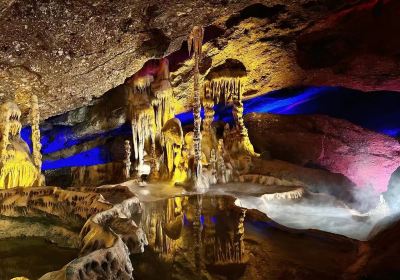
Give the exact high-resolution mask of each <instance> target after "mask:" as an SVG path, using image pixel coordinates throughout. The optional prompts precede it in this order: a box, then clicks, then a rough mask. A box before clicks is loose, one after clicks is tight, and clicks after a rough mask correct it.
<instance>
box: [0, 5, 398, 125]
mask: <svg viewBox="0 0 400 280" xmlns="http://www.w3.org/2000/svg"><path fill="white" fill-rule="evenodd" d="M399 16H400V3H399V1H395V0H373V1H350V0H298V1H292V0H275V1H273V0H264V1H248V0H213V1H201V0H198V1H176V0H171V1H129V0H119V1H111V0H110V1H105V0H101V1H94V0H87V1H80V0H70V1H65V0H52V1H45V0H0V79H1V83H0V99H1V100H4V99H7V98H15V99H16V100H17V102H18V103H19V104H20V106H21V107H22V111H23V112H27V108H28V106H29V105H28V102H29V96H30V94H31V93H35V94H37V95H38V96H39V101H40V109H41V113H42V117H43V118H48V117H50V116H53V115H57V114H60V113H63V112H66V111H68V110H71V109H74V108H77V107H81V106H83V105H87V104H90V103H91V101H92V100H93V99H94V98H96V97H99V96H101V95H103V94H104V93H105V92H107V91H108V90H110V89H112V88H114V87H116V86H118V85H120V84H122V83H124V81H125V80H126V79H127V78H129V77H131V76H132V75H133V74H135V73H136V72H137V71H139V70H140V69H141V68H142V67H143V65H144V64H145V63H146V62H147V61H149V60H151V59H158V58H162V57H168V58H169V59H170V66H171V82H172V84H173V86H174V93H175V95H176V97H177V98H178V100H179V101H180V102H179V104H180V107H179V110H184V109H188V108H189V107H190V98H189V97H190V95H191V94H190V92H191V89H192V82H193V80H192V73H191V69H192V66H193V65H192V64H191V63H192V61H191V60H188V56H187V50H186V45H185V43H184V41H185V40H186V38H187V34H188V33H189V32H190V30H191V28H192V26H193V25H194V24H200V25H203V26H206V36H205V40H206V43H205V44H204V47H203V49H204V57H203V60H202V63H201V67H200V72H201V74H202V75H203V76H205V75H207V74H208V73H209V72H210V71H212V69H214V68H215V67H221V65H225V66H226V67H228V68H229V67H232V68H235V67H240V68H241V69H242V70H243V69H245V70H246V73H247V78H246V80H245V95H246V96H253V95H258V94H263V93H266V92H269V91H271V90H275V89H280V88H283V87H289V86H301V85H334V86H345V87H349V88H355V89H361V90H365V91H368V90H395V91H396V90H399V89H400V80H399V74H400V73H399V72H400V67H399V64H400V51H399V49H400V48H399V47H400V37H399V36H396V35H395V34H397V32H396V30H398V29H399V27H400V22H399V21H398V20H397V19H398V17H399ZM238 65H239V66H238ZM234 70H235V69H234Z"/></svg>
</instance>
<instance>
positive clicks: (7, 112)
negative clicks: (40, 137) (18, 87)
mask: <svg viewBox="0 0 400 280" xmlns="http://www.w3.org/2000/svg"><path fill="white" fill-rule="evenodd" d="M0 114H1V116H0V119H1V127H0V128H1V140H0V148H1V150H0V153H1V161H0V169H1V170H0V189H8V188H14V187H31V186H33V185H34V184H35V182H37V179H38V176H40V173H39V172H38V169H37V167H36V166H35V165H34V163H33V160H32V159H31V155H30V154H29V147H28V146H27V144H26V143H25V142H24V141H23V140H22V139H21V136H20V133H21V128H22V125H21V122H20V121H19V119H20V117H21V111H20V110H19V108H18V106H17V105H16V104H15V103H13V102H6V103H5V104H3V105H2V106H1V111H0Z"/></svg>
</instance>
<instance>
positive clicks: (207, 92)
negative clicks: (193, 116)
mask: <svg viewBox="0 0 400 280" xmlns="http://www.w3.org/2000/svg"><path fill="white" fill-rule="evenodd" d="M202 103H203V107H204V120H203V132H209V131H210V129H211V124H212V122H213V121H214V114H215V112H214V103H215V101H214V97H213V96H212V91H211V88H210V87H208V86H204V96H203V102H202Z"/></svg>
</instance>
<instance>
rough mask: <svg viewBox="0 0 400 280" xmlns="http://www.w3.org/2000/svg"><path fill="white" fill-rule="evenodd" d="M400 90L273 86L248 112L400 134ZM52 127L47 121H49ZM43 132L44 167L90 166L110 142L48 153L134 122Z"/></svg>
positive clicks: (220, 112)
mask: <svg viewBox="0 0 400 280" xmlns="http://www.w3.org/2000/svg"><path fill="white" fill-rule="evenodd" d="M399 105H400V94H399V93H395V92H369V93H364V92H360V91H356V90H350V89H346V88H341V87H303V88H293V89H283V90H278V91H273V92H270V93H268V94H265V95H263V96H259V97H255V98H252V99H249V100H246V101H244V113H245V114H248V113H252V112H256V113H274V114H285V115H294V114H325V115H329V116H332V117H335V118H342V119H346V120H349V121H351V122H353V123H355V124H357V125H360V126H362V127H365V128H368V129H371V130H374V131H376V132H380V133H383V134H387V135H390V136H396V137H397V136H400V110H399ZM215 111H216V112H215V119H216V120H223V121H225V122H230V123H232V121H233V119H232V113H231V108H226V107H225V106H222V105H218V106H216V107H215ZM177 117H178V118H179V119H180V120H181V122H182V124H183V125H190V124H192V122H193V114H192V112H186V113H182V114H179V115H178V116H177ZM43 127H46V126H43ZM41 131H42V140H41V141H42V145H43V149H42V152H43V154H44V162H43V169H44V170H48V169H58V168H63V167H71V166H89V165H96V164H102V163H107V162H110V161H113V157H112V155H111V152H110V150H109V146H107V145H99V146H97V147H93V148H91V149H88V150H86V151H82V152H79V153H77V154H75V155H73V156H70V157H67V158H62V159H57V160H48V159H46V155H50V154H51V153H54V152H57V151H60V150H62V149H66V148H70V147H72V146H75V145H80V144H83V143H86V142H88V141H91V140H94V139H112V138H113V137H120V136H123V137H127V138H128V137H130V135H131V128H130V126H129V125H122V126H120V127H117V128H114V129H112V130H109V131H106V132H101V133H97V134H93V135H86V136H80V137H78V136H76V133H75V132H74V129H73V127H72V126H63V125H57V126H52V128H51V129H43V128H42V127H41ZM30 132H31V131H30V128H29V127H25V128H24V129H23V130H22V137H23V138H24V140H25V141H27V142H28V144H29V145H30V146H31V143H30Z"/></svg>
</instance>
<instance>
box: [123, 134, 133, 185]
mask: <svg viewBox="0 0 400 280" xmlns="http://www.w3.org/2000/svg"><path fill="white" fill-rule="evenodd" d="M124 148H125V159H124V164H125V168H124V175H125V179H129V177H130V176H131V144H130V142H129V140H125V146H124Z"/></svg>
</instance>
